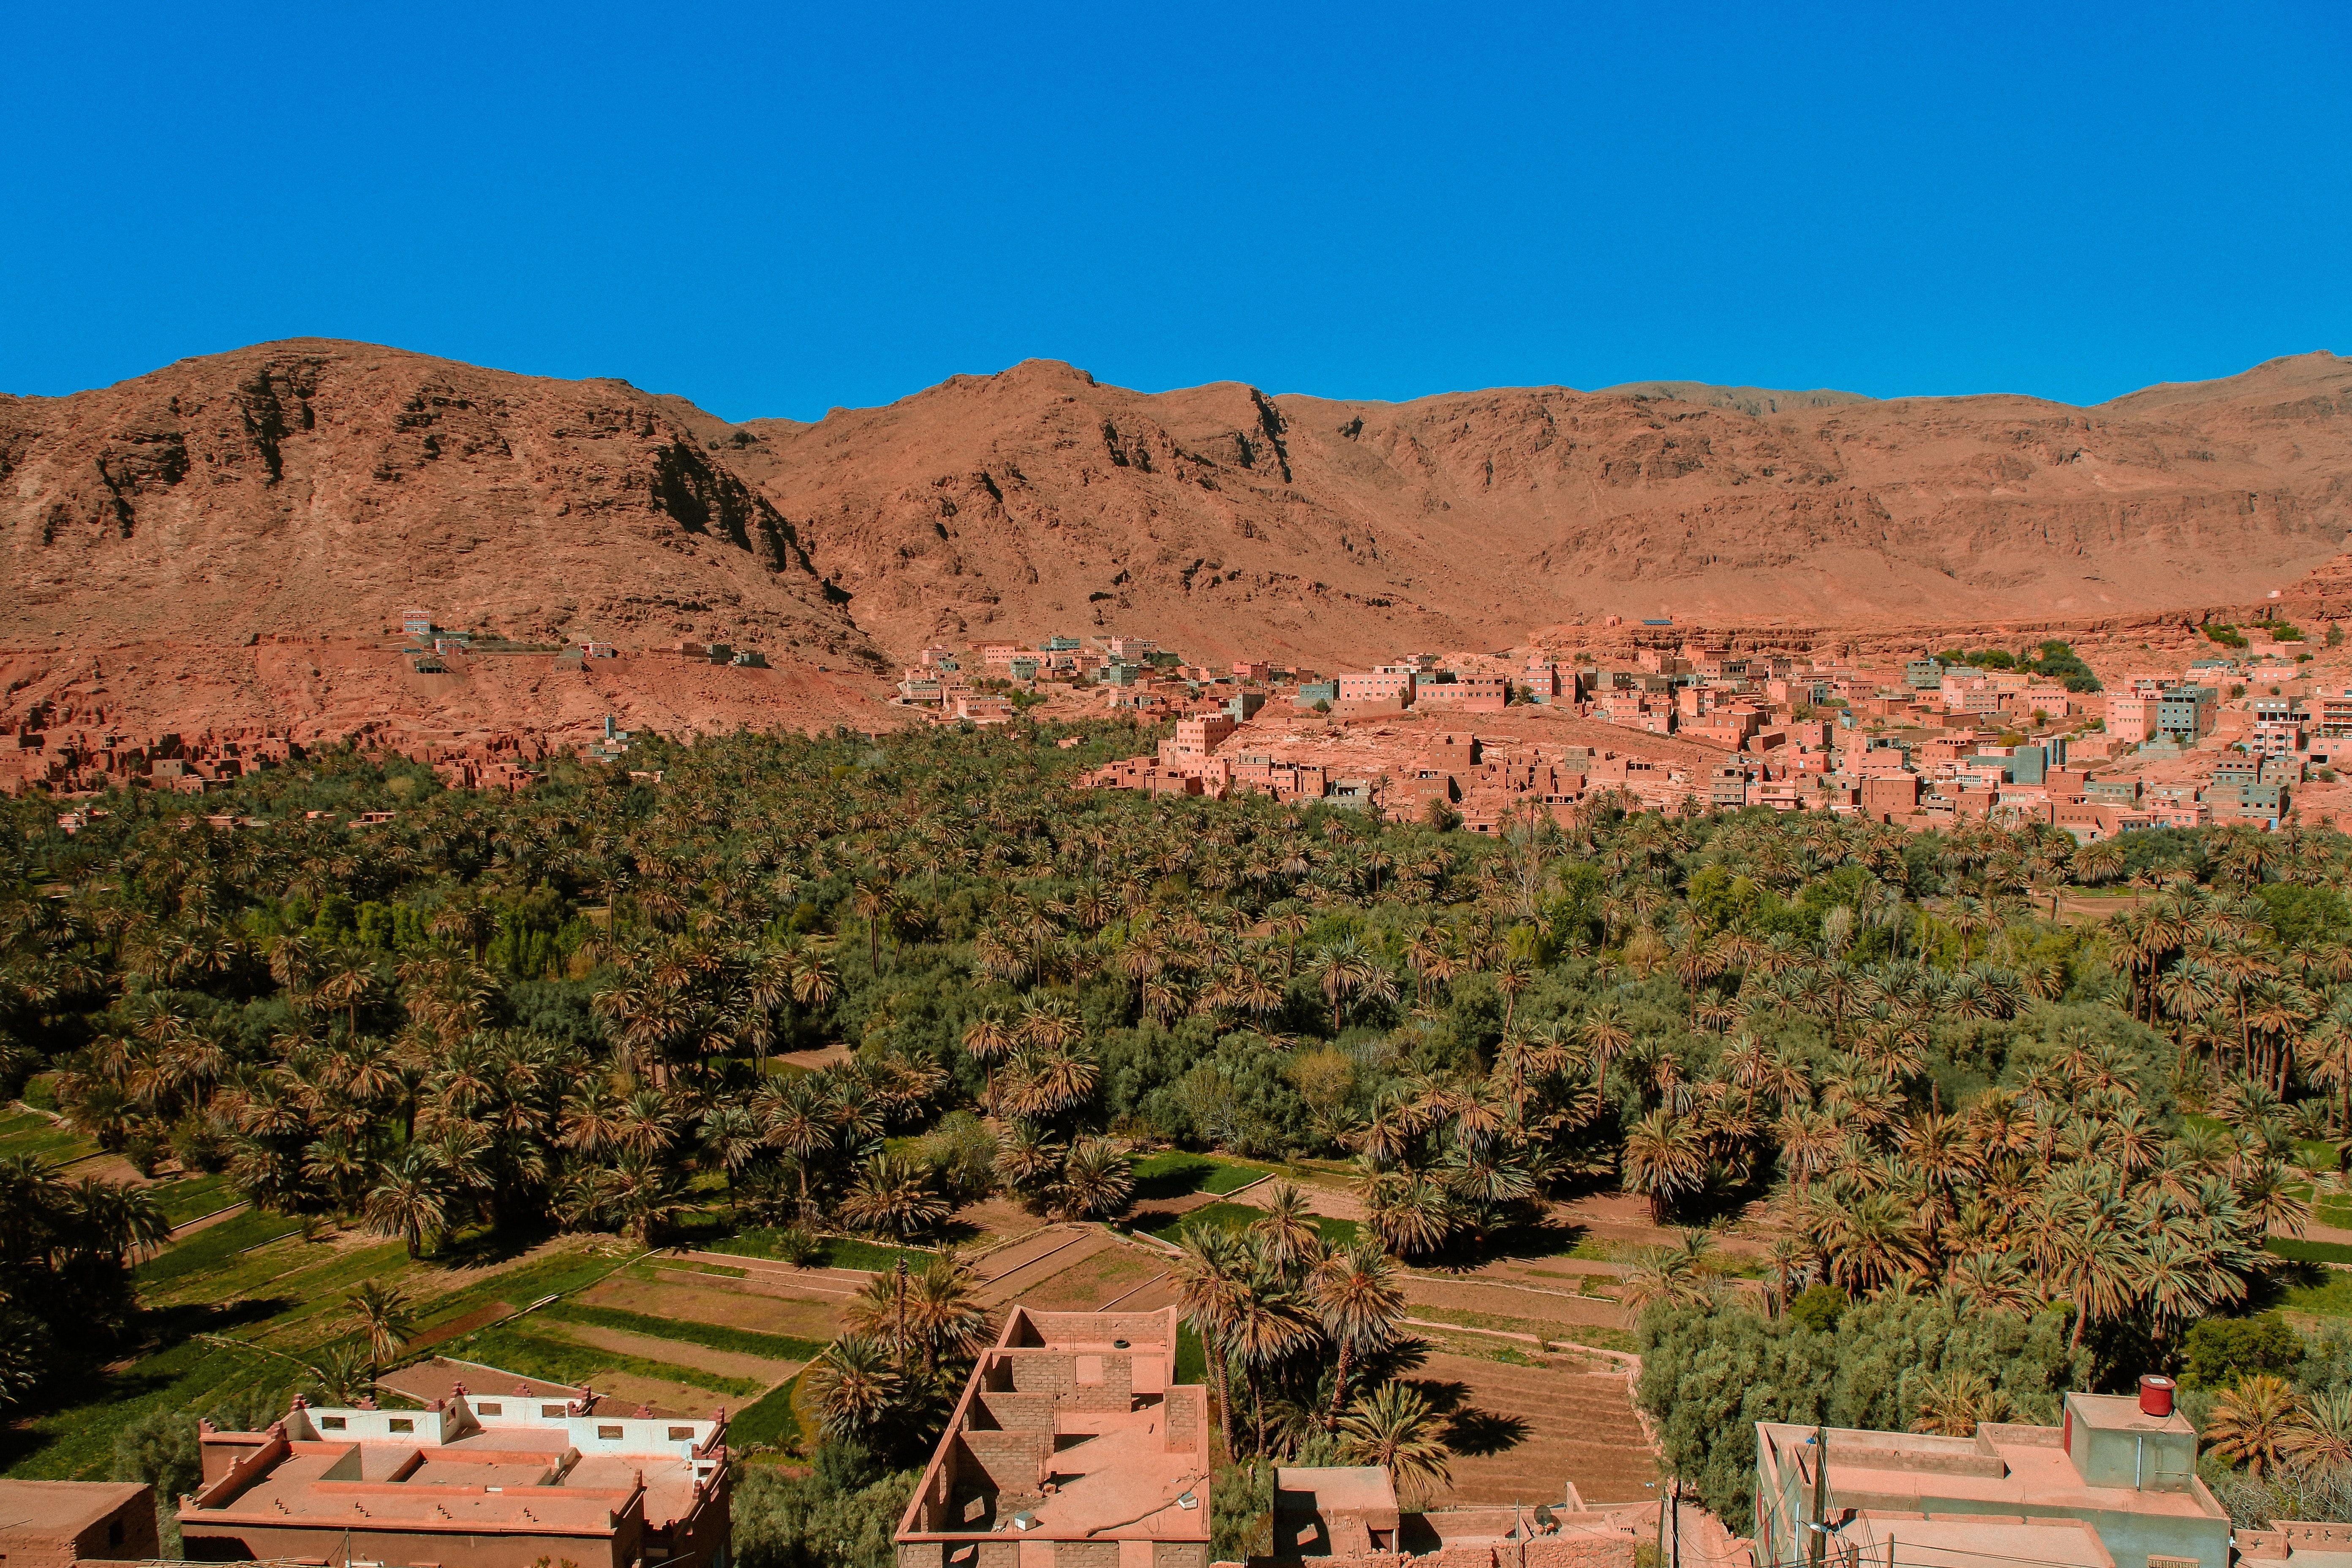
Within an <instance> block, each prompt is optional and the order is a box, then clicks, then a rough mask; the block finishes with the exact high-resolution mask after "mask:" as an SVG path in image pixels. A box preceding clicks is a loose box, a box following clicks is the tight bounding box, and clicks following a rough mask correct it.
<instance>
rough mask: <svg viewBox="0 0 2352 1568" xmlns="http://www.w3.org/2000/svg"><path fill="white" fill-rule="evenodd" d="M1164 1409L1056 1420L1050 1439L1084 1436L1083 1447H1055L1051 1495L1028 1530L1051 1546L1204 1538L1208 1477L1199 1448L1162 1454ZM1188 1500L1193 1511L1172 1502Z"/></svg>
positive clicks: (1164, 1445)
mask: <svg viewBox="0 0 2352 1568" xmlns="http://www.w3.org/2000/svg"><path fill="white" fill-rule="evenodd" d="M1166 1414H1167V1410H1166V1406H1164V1405H1149V1406H1146V1407H1145V1408H1144V1409H1141V1410H1131V1411H1127V1412H1124V1413H1117V1412H1113V1413H1101V1414H1097V1413H1089V1414H1087V1415H1082V1416H1075V1417H1074V1416H1072V1415H1059V1416H1056V1418H1055V1422H1054V1435H1055V1438H1056V1439H1059V1438H1062V1437H1065V1436H1077V1435H1082V1434H1087V1433H1089V1432H1091V1434H1092V1435H1091V1436H1087V1440H1086V1441H1085V1442H1082V1443H1079V1444H1077V1445H1076V1446H1075V1447H1068V1448H1064V1447H1059V1446H1058V1443H1057V1445H1056V1447H1055V1450H1054V1461H1053V1464H1054V1485H1055V1491H1054V1492H1053V1494H1052V1495H1051V1496H1049V1497H1047V1498H1046V1499H1045V1500H1044V1501H1043V1502H1040V1503H1038V1504H1036V1505H1035V1506H1034V1507H1033V1508H1031V1509H1030V1510H1029V1511H1030V1512H1031V1513H1033V1514H1034V1515H1035V1516H1036V1519H1037V1524H1036V1528H1035V1529H1034V1531H1028V1532H1027V1533H1031V1534H1035V1535H1041V1536H1045V1537H1048V1538H1050V1539H1053V1540H1056V1541H1086V1540H1106V1539H1116V1540H1121V1541H1139V1540H1150V1539H1152V1538H1154V1537H1166V1538H1170V1539H1175V1540H1194V1539H1197V1538H1199V1537H1201V1536H1202V1535H1205V1534H1206V1533H1207V1528H1206V1527H1207V1522H1208V1510H1207V1509H1206V1508H1205V1507H1203V1506H1202V1503H1204V1502H1205V1501H1206V1498H1205V1495H1204V1494H1205V1493H1206V1491H1207V1489H1208V1487H1207V1482H1208V1479H1209V1472H1208V1469H1207V1468H1206V1466H1205V1465H1204V1464H1203V1463H1202V1456H1201V1454H1200V1453H1199V1452H1198V1451H1197V1450H1193V1451H1190V1452H1187V1451H1182V1450H1180V1451H1178V1452H1175V1453H1171V1452H1169V1451H1168V1442H1167V1438H1166V1437H1165V1436H1163V1435H1162V1431H1161V1428H1162V1426H1163V1422H1164V1418H1165V1416H1166ZM1188 1492H1189V1493H1191V1494H1192V1498H1193V1506H1192V1508H1189V1509H1188V1508H1180V1507H1178V1506H1177V1503H1176V1499H1177V1498H1178V1497H1180V1496H1181V1495H1183V1494H1185V1493H1188Z"/></svg>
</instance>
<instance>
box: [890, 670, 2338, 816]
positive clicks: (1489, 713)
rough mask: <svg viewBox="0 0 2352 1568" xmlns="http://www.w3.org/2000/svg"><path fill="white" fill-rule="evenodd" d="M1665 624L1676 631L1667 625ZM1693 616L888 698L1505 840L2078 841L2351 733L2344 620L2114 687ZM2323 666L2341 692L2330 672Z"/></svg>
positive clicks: (2253, 811) (2311, 772)
mask: <svg viewBox="0 0 2352 1568" xmlns="http://www.w3.org/2000/svg"><path fill="white" fill-rule="evenodd" d="M1661 629H1663V627H1662V628H1661ZM1729 640H1730V639H1728V638H1723V637H1708V636H1707V635H1706V633H1704V632H1703V631H1696V630H1694V631H1691V632H1688V633H1685V634H1678V635H1675V636H1673V637H1667V636H1660V635H1655V634H1653V635H1652V636H1650V637H1647V638H1644V639H1643V641H1644V643H1645V646H1643V647H1639V648H1638V649H1637V650H1635V651H1634V652H1633V656H1632V657H1631V658H1621V659H1614V660H1604V659H1601V658H1594V657H1592V656H1591V655H1589V654H1588V655H1582V656H1580V657H1575V658H1570V657H1568V656H1566V655H1563V654H1559V653H1557V652H1554V651H1552V650H1549V649H1545V648H1540V647H1538V648H1535V649H1531V650H1529V651H1527V652H1526V653H1524V654H1523V655H1520V656H1517V657H1514V656H1511V655H1494V656H1453V657H1441V656H1436V655H1432V654H1427V653H1413V654H1406V655H1402V656H1400V657H1399V658H1396V659H1394V660H1392V661H1391V662H1389V663H1385V664H1381V665H1377V666H1375V667H1374V668H1371V669H1369V670H1363V671H1346V672H1340V673H1336V674H1329V675H1326V674H1322V673H1319V672H1317V671H1313V670H1303V669H1279V668H1275V667H1274V666H1272V665H1270V664H1269V663H1267V662H1265V661H1262V660H1243V661H1239V662H1236V663H1234V664H1233V665H1231V666H1230V667H1226V668H1207V667H1202V666H1197V665H1192V664H1188V663H1187V662H1185V661H1184V660H1183V659H1182V658H1181V657H1179V656H1178V655H1176V654H1174V653H1173V652H1171V651H1169V650H1163V649H1161V648H1160V647H1158V646H1157V645H1156V644H1154V643H1153V642H1152V641H1151V640H1150V639H1148V638H1143V637H1097V638H1087V639H1084V640H1081V639H1078V638H1074V637H1045V638H1043V639H1041V640H1040V641H1039V643H1038V645H1037V646H1036V647H1022V646H1020V645H1017V644H1013V643H987V644H982V645H981V646H979V647H975V648H971V649H970V650H961V651H960V650H952V649H949V648H946V647H929V648H926V649H924V650H923V652H922V654H921V656H920V659H919V662H918V663H917V664H915V665H914V666H912V667H910V668H908V669H907V670H906V671H905V672H904V674H903V677H902V679H900V681H899V682H898V693H899V700H901V701H902V702H904V703H906V704H908V706H910V707H914V708H916V709H919V710H921V711H923V712H924V713H925V714H926V715H927V716H929V717H931V718H933V719H934V720H936V721H942V722H958V721H961V722H969V723H974V724H995V723H1004V722H1008V721H1011V720H1012V719H1013V716H1014V715H1015V713H1016V711H1019V710H1024V709H1030V710H1035V711H1037V712H1039V713H1040V715H1041V716H1046V715H1050V716H1053V717H1059V718H1068V717H1072V716H1075V715H1076V713H1082V712H1084V711H1086V710H1088V709H1089V708H1092V709H1097V710H1104V711H1109V712H1117V713H1131V714H1134V715H1136V716H1137V717H1138V718H1139V719H1143V720H1145V721H1152V722H1156V723H1170V722H1172V724H1173V726H1174V732H1173V733H1172V734H1171V735H1170V736H1168V737H1167V738H1166V739H1163V740H1161V741H1160V743H1159V746H1158V749H1157V751H1156V752H1152V753H1150V754H1146V755H1142V756H1137V757H1133V758H1129V759H1128V760H1125V761H1122V762H1118V763H1111V764H1109V765H1108V766H1105V767H1103V768H1101V769H1099V770H1097V772H1095V773H1092V774H1090V775H1088V778H1087V784H1090V785H1092V786H1095V787H1098V788H1106V789H1134V790H1142V791H1146V792H1148V793H1151V794H1159V795H1206V796H1210V797H1212V798H1217V799H1223V798H1226V797H1228V796H1231V795H1237V794H1247V793H1252V792H1255V793H1260V794H1265V795H1272V796H1273V797H1275V798H1276V799H1278V800H1285V801H1290V800H1302V799H1304V800H1322V801H1327V802H1330V803H1333V804H1337V805H1349V806H1357V807H1362V808H1365V809H1370V810H1377V811H1379V812H1381V813H1382V814H1383V815H1385V816H1389V817H1391V818H1397V819H1401V818H1405V817H1421V818H1427V819H1429V820H1431V821H1444V822H1446V823H1448V824H1454V825H1458V826H1461V827H1463V828H1465V829H1466V830H1468V831H1470V832H1473V833H1482V834H1492V833H1495V832H1496V831H1498V828H1499V825H1500V824H1501V823H1502V822H1503V821H1504V819H1505V818H1506V817H1507V816H1508V815H1509V814H1510V813H1511V812H1512V811H1514V810H1515V809H1517V808H1519V807H1521V806H1524V805H1530V804H1532V805H1538V806H1541V807H1544V808H1546V809H1548V810H1549V811H1551V812H1553V813H1554V814H1555V815H1558V816H1563V817H1564V816H1566V815H1567V814H1568V813H1570V812H1572V811H1573V810H1574V809H1576V808H1577V807H1578V806H1579V805H1582V804H1583V803H1585V802H1587V801H1589V800H1592V799H1595V798H1597V797H1601V796H1616V797H1619V798H1622V799H1623V800H1624V801H1626V802H1627V803H1628V804H1629V805H1633V806H1634V807H1635V808H1648V809H1659V810H1668V811H1684V810H1695V811H1737V810H1740V809H1743V808H1745V807H1748V806H1769V807H1770V808H1771V809H1773V810H1775V811H1827V812H1832V813H1836V814H1838V815H1841V816H1855V815H1859V816H1864V817H1866V818H1868V819H1870V820H1872V821H1874V822H1880V823H1890V824H1894V825H1895V826H1904V827H1909V828H1915V829H1926V828H1931V827H1950V826H1954V825H1956V824H1958V823H1962V822H1969V821H1976V822H1991V823H1995V824H2005V825H2021V824H2025V823H2042V824H2047V825H2050V826H2056V827H2060V828H2063V829H2064V830H2066V831H2067V832H2069V833H2071V834H2073V835H2074V837H2077V838H2078V839H2081V840H2083V841H2084V842H2094V841H2096V840H2100V839H2104V838H2109V837H2114V836H2116V835H2117V834H2121V833H2128V832H2131V831H2134V830H2136V829H2141V828H2151V827H2199V826H2210V825H2216V824H2231V823H2238V824H2245V825H2248V826H2256V827H2261V828H2263V829H2272V828H2275V827H2277V826H2280V825H2281V824H2283V823H2285V822H2287V821H2290V820H2293V819H2294V817H2295V815H2296V813H2297V811H2298V809H2300V810H2302V812H2303V814H2304V816H2305V819H2306V820H2318V819H2320V818H2321V817H2322V816H2326V815H2331V814H2332V813H2333V812H2334V811H2335V810H2336V808H2337V805H2338V802H2337V801H2336V788H2337V785H2338V780H2337V774H2336V767H2335V758H2336V753H2337V752H2339V751H2340V750H2343V749H2345V748H2346V746H2347V742H2352V685H2347V684H2343V683H2342V682H2343V681H2344V680H2345V678H2346V677H2347V675H2352V663H2347V660H2346V659H2345V658H2342V657H2341V656H2340V655H2337V654H2335V653H2334V651H2333V650H2335V649H2336V648H2338V647H2341V644H2342V641H2343V638H2342V634H2340V633H2336V632H2333V631H2324V632H2322V633H2321V634H2320V637H2318V638H2314V639H2311V646H2310V647H2305V637H2304V636H2303V634H2302V633H2301V631H2300V630H2299V628H2295V627H2292V626H2284V625H2277V626H2248V627H2245V628H2243V629H2242V630H2241V629H2240V628H2237V627H2231V626H2218V627H2214V628H2212V630H2211V632H2210V634H2209V635H2208V637H2206V639H2205V640H2206V641H2207V644H2208V647H2210V652H2205V653H2201V654H2196V655H2193V656H2192V657H2190V658H2186V659H2184V660H2182V661H2180V663H2179V667H2177V668H2176V667H2174V666H2172V665H2169V664H2164V663H2159V662H2158V661H2157V660H2155V659H2153V658H2151V659H2148V660H2147V661H2146V667H2145V668H2138V667H2126V668H2122V669H2121V670H2119V671H2118V672H2117V673H2116V674H2115V675H2114V676H2113V677H2112V678H2111V679H2106V680H2104V681H2103V680H2102V679H2101V678H2100V677H2099V676H2098V675H2096V674H2095V673H2094V671H2093V670H2092V668H2091V666H2090V665H2088V664H2087V663H2085V662H2084V661H2083V660H2082V659H2081V658H2078V657H2077V656H2076V655H2075V654H2074V651H2073V649H2072V648H2071V647H2067V646H2066V645H2064V644H2063V643H2055V642H2053V643H2049V644H2045V645H2043V646H2042V647H2041V648H2039V649H2038V650H2032V651H2031V652H2029V653H2028V654H2025V655H2020V654H2017V653H2013V652H2011V650H2008V649H1991V648H1987V649H1977V650H1969V649H1964V648H1951V649H1945V650H1942V651H1941V652H1937V651H1934V650H1929V649H1926V648H1922V649H1920V650H1919V651H1918V652H1917V654H1916V657H1912V658H1905V659H1901V660H1895V661H1887V662H1875V663H1874V662H1865V661H1861V660H1853V659H1847V658H1818V657H1813V656H1810V655H1805V656H1800V655H1796V654H1790V653H1774V652H1769V651H1743V652H1734V651H1732V649H1731V648H1730V647H1729V646H1728V644H1729ZM2323 662H2324V663H2325V665H2326V670H2327V672H2328V674H2329V675H2330V676H2331V677H2333V679H2334V682H2335V683H2334V684H2329V683H2327V682H2325V681H2323V679H2322V677H2321V674H2320V667H2321V665H2322V664H2323Z"/></svg>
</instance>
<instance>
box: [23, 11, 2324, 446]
mask: <svg viewBox="0 0 2352 1568" xmlns="http://www.w3.org/2000/svg"><path fill="white" fill-rule="evenodd" d="M10 17H11V20H10V29H9V31H10V37H9V40H8V45H7V47H6V49H5V51H0V57H4V58H0V79H5V91H0V127H5V135H6V144H7V146H8V148H9V149H10V153H9V156H8V157H7V158H6V159H5V161H0V390H6V391H12V392H19V393H43V394H57V393H64V392H68V391H72V390H75V389H77V388H79V387H84V386H90V385H97V384H105V383H108V382H110V381H114V380H118V379H120V378H121V377H124V376H128V375H133V374H139V373H140V372H142V371H145V370H148V369H152V368H153V367H154V366H156V365H159V364H162V363H166V362H168V361H170V360H173V359H175V358H179V357H181V356H183V355H187V354H197V353H212V352H215V351H218V350H223V349H227V348H232V347H236V346H237V345H240V344H243V343H247V342H257V341H260V340H265V339H270V338H280V337H292V336H299V335H322V336H332V337H345V338H360V339H366V340H370V341H373V342H387V343H394V344H398V345H400V346H402V347H405V348H413V349H418V350H422V351H425V352H428V353H439V354H446V355H449V356H451V357H454V358H458V359H464V360H469V361H473V362H476V363H484V364H491V365H497V366H500V367H503V368H507V369H511V370H518V371H527V372H531V373H535V374H550V375H562V376H582V375H619V376H624V377H626V378H627V379H628V380H630V381H632V382H635V383H636V384H639V385H641V386H646V387H649V388H653V389H656V390H659V391H665V392H676V393H679V394H682V395H686V396H688V397H690V398H693V399H694V400H695V401H697V402H698V403H700V404H702V405H704V406H706V407H708V408H709V409H711V410H712V411H713V412H715V413H718V414H720V415H722V416H728V417H730V418H748V417H751V416H758V415H788V416H795V417H802V418H813V417H815V416H818V415H820V414H822V413H823V412H824V409H825V408H826V407H828V406H829V405H836V404H839V405H866V404H875V403H882V402H887V401H889V400H891V399H893V398H896V397H900V396H903V395H907V394H908V393H910V392H913V391H916V390H918V389H919V388H920V387H923V386H925V385H928V384H931V383H933V382H936V381H938V380H940V379H941V378H942V377H944V376H947V375H950V374H955V373H958V372H971V373H978V372H987V371H992V370H998V369H1002V368H1003V367H1004V366H1005V365H1008V364H1011V363H1014V362H1016V361H1019V360H1022V359H1024V358H1029V357H1033V356H1050V357H1054V358H1059V359H1066V360H1069V361H1071V362H1072V363H1076V364H1079V365H1082V366H1085V367H1086V368H1087V369H1088V370H1090V371H1092V372H1094V373H1095V374H1097V376H1099V377H1101V378H1102V379H1104V380H1106V381H1111V382H1117V383H1119V384H1125V385H1130V386H1139V387H1143V388H1147V389H1153V390H1157V389H1160V388H1164V387H1170V386H1181V385H1190V384H1197V383H1200V382H1204V381H1214V380H1227V379H1231V380H1243V381H1248V382H1252V383H1254V384H1257V385H1260V386H1263V387H1265V388H1268V389H1270V390H1273V391H1277V392H1306V393H1315V394H1320V395H1330V396H1356V397H1385V398H1403V397H1412V396H1416V395H1423V394H1428V393H1433V392H1441V391H1447V390H1452V389H1458V388H1464V387H1475V386H1486V385H1497V384H1537V383H1561V384H1569V385H1575V386H1586V387H1591V386H1601V385H1606V384H1612V383H1616V382H1622V381H1628V380H1636V379H1649V378H1675V379H1692V380H1705V381H1715V382H1730V383H1740V384H1753V385H1769V386H1791V387H1811V386H1836V387H1843V388H1846V389H1849V390H1853V391H1857V392H1864V393H1870V394H1874V395H1896V394H1904V393H1967V392H1983V391H2020V392H2030V393H2035V394H2039V395H2045V396H2052V397H2058V398H2063V399H2066V400H2068V401H2071V402H2088V401H2096V400H2098V399H2101V398H2105V397H2109V396H2113V395H2116V394H2119V393H2122V392H2126V391H2128V390H2131V389H2132V388H2135V387H2137V386H2141V385H2145V384H2148V383H2151V382H2155V381H2161V380H2189V379H2200V378H2203V377H2207V376H2214V375H2224V374H2232V373H2234V372H2236V371H2239V370H2242V369H2244V368H2246V367H2247V366H2249V365H2251V364H2253V363H2257V362H2259V361H2261V360H2263V359H2266V358H2270V357H2272V356H2273V355H2278V354H2284V353H2302V352H2305V351H2308V350H2312V349H2329V350H2333V351H2336V352H2338V353H2352V5H2346V4H2344V0H2327V3H2325V4H2313V5H2253V4H2244V5H2223V6H2214V5H2200V6H2187V5H2180V6H2174V5H2163V4H2145V3H2143V4H2133V5H2112V6H2109V5H2084V4H2070V5H2019V6H2015V7H2000V6H1971V5H1948V6H1927V5H1885V4H1883V3H1882V4H1876V5H1866V6H1865V5H1855V6H1846V5H1833V4H1822V5H1804V6H1797V5H1786V6H1776V5H1707V4H1676V5H1659V6H1626V5H1607V6H1591V7H1583V6H1577V5H1540V6H1526V7H1515V6H1505V5H1459V4H1454V5H1421V6H1415V7H1405V6H1391V5H1377V4H1349V5H1330V6H1315V5H1265V4H1262V3H1261V4H1256V5H1245V6H1236V7H1222V6H1215V5H1192V6H1169V5H1148V6H1147V5H1104V4H1096V5H1070V6H1067V7H1054V6H1041V5H1032V6H1000V7H982V6H962V7H950V6H939V7H929V6H920V5H898V6H890V7H885V6H877V5H846V6H841V5H836V6H829V7H825V8H823V9H815V8H811V9H796V8H793V7H790V6H783V5H757V6H751V5H747V6H742V7H726V6H702V7H688V6H681V7H666V6H659V5H644V4H634V5H626V6H605V5H597V4H592V3H580V4H572V5H563V6H560V7H559V6H552V5H551V6H546V7H539V8H527V7H519V6H499V5H466V6H441V5H429V4H419V5H398V6H394V5H363V4H352V5H327V6H318V5H303V6H299V7H298V6H292V5H288V6H259V5H202V6H189V5H172V6H163V5H144V4H129V3H126V4H118V5H110V6H93V5H69V4H58V5H33V4H27V5H20V6H16V7H12V9H11V13H10Z"/></svg>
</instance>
